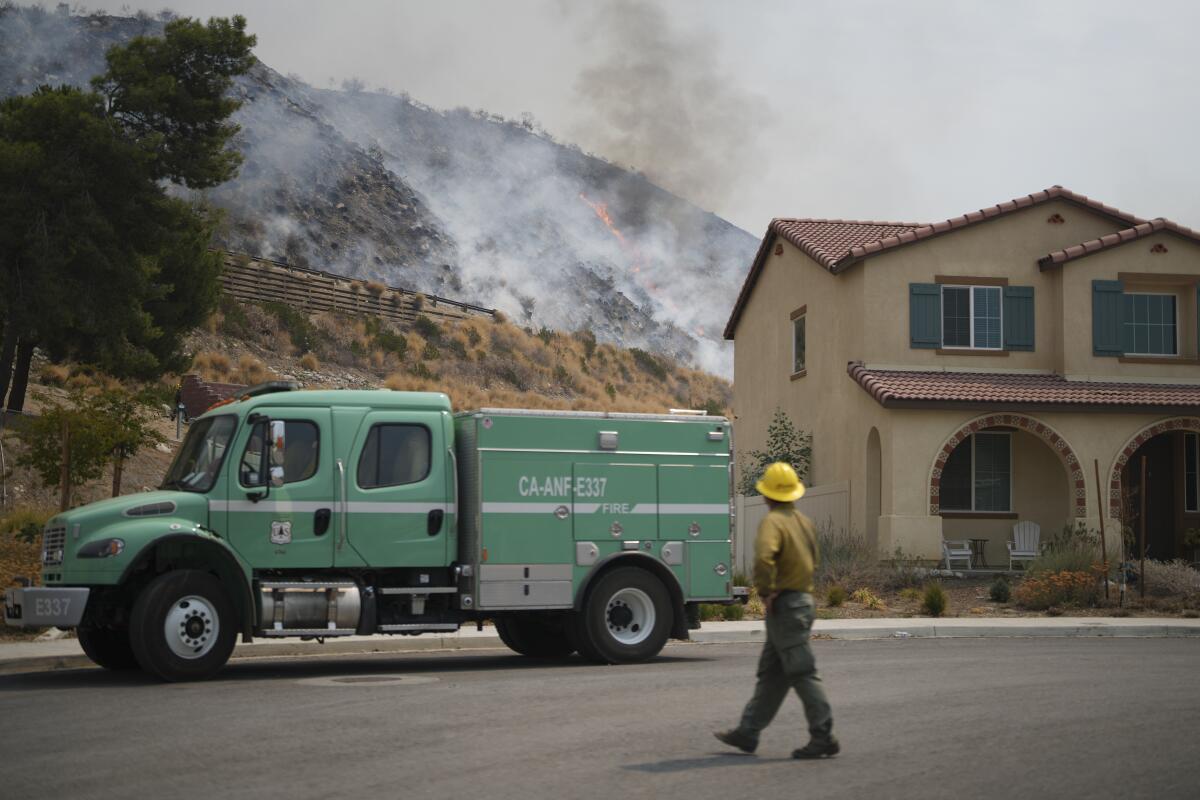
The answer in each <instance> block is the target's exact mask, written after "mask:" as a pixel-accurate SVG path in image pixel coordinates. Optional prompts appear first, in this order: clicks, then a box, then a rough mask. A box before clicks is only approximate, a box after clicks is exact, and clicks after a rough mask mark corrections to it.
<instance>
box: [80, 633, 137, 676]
mask: <svg viewBox="0 0 1200 800" xmlns="http://www.w3.org/2000/svg"><path fill="white" fill-rule="evenodd" d="M75 635H76V636H77V637H79V646H80V647H82V648H83V652H84V653H85V654H86V655H87V657H88V658H90V659H91V660H92V661H94V662H96V664H97V665H99V666H101V667H104V668H105V669H111V670H113V671H118V670H126V669H137V668H138V662H137V658H136V657H135V656H134V655H133V647H132V646H131V645H130V644H129V630H128V629H127V628H118V629H113V628H89V627H80V628H76V630H75Z"/></svg>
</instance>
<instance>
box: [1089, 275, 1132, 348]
mask: <svg viewBox="0 0 1200 800" xmlns="http://www.w3.org/2000/svg"><path fill="white" fill-rule="evenodd" d="M1124 288H1125V287H1124V286H1123V285H1122V284H1121V282H1120V281H1092V353H1093V354H1095V355H1098V356H1107V357H1116V356H1121V355H1124V354H1125V348H1124V347H1123V346H1122V344H1121V336H1122V333H1123V331H1122V330H1121V329H1122V328H1123V327H1124V326H1122V325H1121V320H1122V311H1123V309H1124V308H1125V299H1124V298H1125V296H1124V294H1123V290H1124Z"/></svg>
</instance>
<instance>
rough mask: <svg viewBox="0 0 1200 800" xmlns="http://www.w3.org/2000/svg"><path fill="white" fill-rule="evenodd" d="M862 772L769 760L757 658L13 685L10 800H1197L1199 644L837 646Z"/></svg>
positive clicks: (473, 662)
mask: <svg viewBox="0 0 1200 800" xmlns="http://www.w3.org/2000/svg"><path fill="white" fill-rule="evenodd" d="M815 648H816V653H817V660H818V664H819V665H820V667H821V669H822V673H823V675H824V678H825V681H826V685H827V688H828V691H829V695H830V698H831V700H832V703H833V707H834V717H835V725H836V732H837V734H838V736H839V737H840V738H841V740H842V745H843V750H842V755H841V756H839V757H838V758H836V759H833V760H827V761H820V762H797V761H793V760H791V759H790V758H789V757H788V756H789V754H790V752H791V750H792V748H793V747H796V746H797V745H799V744H803V742H804V740H805V739H806V736H805V734H804V731H803V722H804V719H803V714H802V712H801V709H800V705H799V702H798V701H797V700H796V699H795V698H794V697H791V698H789V699H788V701H787V702H786V704H785V705H784V707H783V710H782V711H781V712H780V715H779V718H778V719H777V720H776V722H775V724H774V725H773V726H772V727H771V728H770V729H769V730H768V731H767V732H766V734H765V735H764V738H763V742H762V745H761V746H760V748H759V753H758V755H757V756H745V755H741V754H737V753H735V752H734V751H728V750H727V749H725V748H723V746H721V745H720V744H719V743H717V742H716V741H715V740H714V739H713V738H712V736H711V734H710V731H711V730H712V729H713V728H717V727H726V726H728V725H730V724H732V723H733V722H735V721H736V717H737V715H738V713H739V711H740V710H741V706H742V703H743V702H744V701H745V699H746V697H747V696H748V693H749V691H750V685H751V680H752V675H753V671H754V664H755V661H756V658H757V648H755V647H753V646H750V645H677V646H671V647H669V648H668V649H667V650H666V651H665V652H664V655H663V656H662V657H660V658H659V659H657V660H656V661H654V662H652V663H649V664H644V665H637V666H631V667H598V666H591V665H586V664H584V663H583V662H581V661H577V660H571V661H568V662H565V663H562V664H546V663H537V662H532V661H529V660H527V659H523V658H521V657H519V656H515V655H509V654H507V653H506V652H503V651H487V652H485V653H480V652H475V653H471V654H452V653H433V654H419V655H412V656H405V657H397V656H394V655H385V656H372V657H328V658H310V659H288V660H262V661H257V660H255V661H241V662H238V663H235V664H234V665H232V666H230V667H228V668H226V670H225V671H224V672H223V673H221V675H220V677H219V678H218V679H217V680H213V681H210V682H208V683H202V684H174V685H164V684H159V683H151V682H148V681H146V680H145V679H144V678H141V677H140V676H138V675H136V674H133V675H129V674H126V675H117V674H113V673H106V672H103V671H101V670H75V671H70V672H47V673H38V674H26V675H12V676H5V677H0V737H2V738H0V796H4V797H12V798H19V797H34V796H37V797H71V798H87V797H120V798H132V797H145V798H151V797H153V798H160V797H164V798H165V797H171V798H192V797H197V798H207V797H219V798H241V797H247V798H267V797H286V798H308V797H321V798H327V797H329V798H332V797H355V798H377V797H379V798H415V797H439V798H444V797H455V798H472V797H479V798H508V797H514V798H515V797H521V798H543V797H560V798H591V797H596V798H601V797H603V798H628V797H654V798H676V797H680V798H687V799H688V800H700V799H701V798H743V797H752V798H764V799H765V798H772V800H773V798H783V797H802V798H806V799H807V798H816V797H839V798H858V797H918V798H922V799H923V800H925V799H926V798H931V797H954V796H957V797H1016V796H1026V797H1054V798H1056V799H1059V798H1067V797H1089V798H1097V797H1105V798H1107V797H1156V798H1166V797H1195V796H1197V792H1198V791H1200V790H1198V789H1197V787H1198V786H1200V641H1195V640H1183V639H1178V640H1177V639H1112V640H1104V639H1044V640H1038V639H979V640H916V639H909V640H896V641H859V642H847V641H818V642H816V643H815Z"/></svg>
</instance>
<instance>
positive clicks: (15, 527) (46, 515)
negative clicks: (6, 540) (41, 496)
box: [0, 508, 56, 544]
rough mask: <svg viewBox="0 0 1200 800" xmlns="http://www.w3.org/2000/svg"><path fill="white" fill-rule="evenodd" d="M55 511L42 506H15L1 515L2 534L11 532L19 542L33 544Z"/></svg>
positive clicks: (0, 529) (0, 526)
mask: <svg viewBox="0 0 1200 800" xmlns="http://www.w3.org/2000/svg"><path fill="white" fill-rule="evenodd" d="M55 513H56V512H55V511H53V510H48V509H41V508H14V509H13V510H12V511H10V512H8V513H7V514H5V515H4V516H0V534H11V535H12V536H13V537H14V538H15V539H16V540H17V541H19V542H25V543H26V544H32V543H33V542H35V541H37V538H38V537H39V536H41V535H42V528H43V527H45V525H46V521H47V520H49V519H50V518H51V517H52V516H54V515H55Z"/></svg>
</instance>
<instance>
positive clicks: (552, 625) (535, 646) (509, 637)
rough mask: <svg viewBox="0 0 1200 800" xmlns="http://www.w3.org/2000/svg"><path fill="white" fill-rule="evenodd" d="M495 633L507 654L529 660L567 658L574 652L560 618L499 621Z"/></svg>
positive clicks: (531, 616)
mask: <svg viewBox="0 0 1200 800" xmlns="http://www.w3.org/2000/svg"><path fill="white" fill-rule="evenodd" d="M496 632H497V633H498V634H500V641H502V642H504V644H506V645H507V646H508V648H509V649H510V650H513V651H515V652H517V653H520V654H521V655H523V656H529V657H530V658H566V657H567V656H569V655H571V654H572V653H574V652H575V646H574V645H573V644H572V643H571V642H570V640H569V639H568V638H567V632H566V630H565V629H564V628H563V620H562V619H561V618H560V617H559V615H555V616H537V615H533V614H530V615H526V616H520V617H502V618H500V619H498V620H496Z"/></svg>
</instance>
